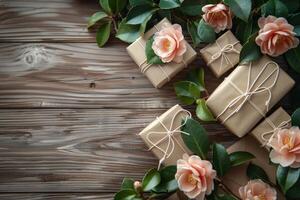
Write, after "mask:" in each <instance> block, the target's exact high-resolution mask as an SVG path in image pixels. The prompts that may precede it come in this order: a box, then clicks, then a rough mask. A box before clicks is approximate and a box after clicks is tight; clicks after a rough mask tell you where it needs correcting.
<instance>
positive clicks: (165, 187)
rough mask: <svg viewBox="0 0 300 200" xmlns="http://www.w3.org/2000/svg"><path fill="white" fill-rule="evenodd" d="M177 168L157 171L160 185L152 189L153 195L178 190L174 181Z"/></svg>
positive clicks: (171, 167)
mask: <svg viewBox="0 0 300 200" xmlns="http://www.w3.org/2000/svg"><path fill="white" fill-rule="evenodd" d="M176 171H177V168H176V166H172V165H171V166H167V167H164V168H163V169H161V170H159V174H160V177H161V181H160V184H159V185H157V186H156V187H155V188H153V192H155V193H171V192H175V191H176V190H177V189H178V184H177V181H176V180H175V174H176Z"/></svg>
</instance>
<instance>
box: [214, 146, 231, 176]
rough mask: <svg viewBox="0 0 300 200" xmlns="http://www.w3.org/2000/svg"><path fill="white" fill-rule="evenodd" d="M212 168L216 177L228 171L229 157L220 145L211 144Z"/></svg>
mask: <svg viewBox="0 0 300 200" xmlns="http://www.w3.org/2000/svg"><path fill="white" fill-rule="evenodd" d="M213 166H214V169H215V170H216V171H217V174H218V176H224V175H225V174H226V172H227V171H228V170H229V169H230V166H231V165H230V160H229V155H228V153H227V151H226V149H225V147H224V146H223V145H221V144H217V143H215V144H213Z"/></svg>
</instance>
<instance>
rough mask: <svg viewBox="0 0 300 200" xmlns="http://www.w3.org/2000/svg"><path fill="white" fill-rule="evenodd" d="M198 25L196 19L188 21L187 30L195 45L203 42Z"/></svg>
mask: <svg viewBox="0 0 300 200" xmlns="http://www.w3.org/2000/svg"><path fill="white" fill-rule="evenodd" d="M197 25H198V22H196V21H188V23H187V30H188V32H189V34H190V36H191V38H192V41H193V46H194V47H196V46H198V45H199V44H200V42H201V40H200V38H199V36H198V32H197Z"/></svg>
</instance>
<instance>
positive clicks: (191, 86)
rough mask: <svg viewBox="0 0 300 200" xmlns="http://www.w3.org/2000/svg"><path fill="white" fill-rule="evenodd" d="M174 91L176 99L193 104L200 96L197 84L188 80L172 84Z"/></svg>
mask: <svg viewBox="0 0 300 200" xmlns="http://www.w3.org/2000/svg"><path fill="white" fill-rule="evenodd" d="M174 87H175V93H176V95H177V97H178V99H179V100H180V101H181V102H182V103H184V104H186V105H190V104H193V103H194V102H195V101H196V100H197V99H199V98H200V90H199V87H198V85H196V84H195V83H193V82H190V81H180V82H177V83H175V84H174Z"/></svg>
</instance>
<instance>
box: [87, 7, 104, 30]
mask: <svg viewBox="0 0 300 200" xmlns="http://www.w3.org/2000/svg"><path fill="white" fill-rule="evenodd" d="M105 17H107V14H106V13H105V12H102V11H99V12H96V13H94V14H93V15H92V16H91V17H90V18H89V20H88V25H87V27H88V28H90V27H92V26H93V25H95V23H96V22H98V21H100V20H101V19H104V18H105Z"/></svg>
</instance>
